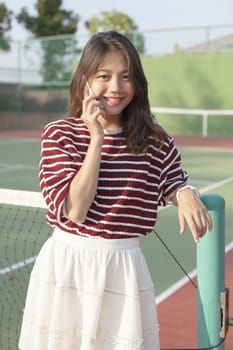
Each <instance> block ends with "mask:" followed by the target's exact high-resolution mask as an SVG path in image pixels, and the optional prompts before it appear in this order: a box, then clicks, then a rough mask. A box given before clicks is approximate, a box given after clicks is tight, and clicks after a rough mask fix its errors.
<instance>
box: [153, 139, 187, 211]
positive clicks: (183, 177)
mask: <svg viewBox="0 0 233 350" xmlns="http://www.w3.org/2000/svg"><path fill="white" fill-rule="evenodd" d="M164 147H165V149H164V151H165V152H166V156H165V158H164V162H163V168H162V172H161V183H160V189H161V192H160V193H161V196H160V200H159V205H166V204H167V202H168V198H169V196H171V194H172V193H173V192H174V191H176V190H177V188H178V187H180V186H181V185H183V184H185V183H187V181H188V174H187V172H186V171H185V170H183V169H182V168H181V154H180V152H179V151H178V149H177V147H176V146H175V145H174V142H173V139H172V138H169V140H168V142H167V143H166V144H165V145H164Z"/></svg>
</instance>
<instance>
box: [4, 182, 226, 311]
mask: <svg viewBox="0 0 233 350" xmlns="http://www.w3.org/2000/svg"><path fill="white" fill-rule="evenodd" d="M230 182H233V176H231V177H228V178H225V179H224V180H221V181H217V182H215V183H213V184H211V185H209V186H206V187H204V188H202V189H200V190H199V192H200V193H205V192H208V191H210V190H213V189H216V188H218V187H221V186H223V185H226V184H228V183H230ZM18 192H21V191H18ZM22 192H24V191H22ZM35 193H38V195H39V197H41V194H40V192H35ZM167 208H168V207H165V208H163V209H167ZM231 249H233V241H232V242H231V243H229V244H228V245H227V246H226V248H225V254H226V252H228V251H230V250H231ZM35 260H36V256H32V257H30V258H27V259H25V260H23V261H19V262H17V263H14V264H12V265H9V266H7V267H5V268H3V269H1V270H0V275H4V274H6V273H10V272H11V271H14V270H17V269H19V268H21V267H25V266H27V265H29V264H31V263H33V262H34V261H35ZM196 275H197V271H196V269H194V270H192V271H191V272H190V273H189V276H190V277H191V278H195V277H196ZM188 282H189V280H188V279H187V276H184V277H183V278H181V279H180V280H179V281H177V282H176V283H174V284H173V285H171V286H170V287H169V288H167V289H166V290H165V291H164V292H162V293H161V294H159V295H158V296H157V297H156V298H155V302H156V304H157V305H159V304H160V303H161V302H163V301H164V300H166V299H167V298H168V297H169V296H171V295H172V294H173V293H175V292H176V291H178V290H179V289H180V288H182V287H183V286H184V285H186V284H187V283H188Z"/></svg>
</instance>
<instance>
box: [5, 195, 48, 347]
mask: <svg viewBox="0 0 233 350" xmlns="http://www.w3.org/2000/svg"><path fill="white" fill-rule="evenodd" d="M45 214H46V206H45V203H44V201H43V198H42V195H41V194H40V193H38V192H30V191H19V190H8V189H0V315H1V317H0V349H4V350H15V349H17V348H18V346H17V344H18V338H19V332H20V327H21V320H22V313H23V308H24V303H25V297H26V291H27V286H28V280H29V275H30V272H31V269H32V266H33V263H34V261H35V258H36V256H37V254H38V251H39V249H40V248H41V246H42V244H43V242H44V241H45V240H46V239H47V238H48V236H49V235H50V234H51V228H50V227H49V226H48V225H47V223H46V221H45Z"/></svg>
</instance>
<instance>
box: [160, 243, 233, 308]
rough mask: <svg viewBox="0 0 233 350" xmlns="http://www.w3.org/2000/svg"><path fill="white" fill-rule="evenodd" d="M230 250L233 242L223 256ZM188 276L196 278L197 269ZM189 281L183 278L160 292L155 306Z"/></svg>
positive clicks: (228, 245)
mask: <svg viewBox="0 0 233 350" xmlns="http://www.w3.org/2000/svg"><path fill="white" fill-rule="evenodd" d="M231 250H233V241H231V242H230V243H228V244H227V245H226V247H225V255H226V254H227V253H229V252H230V251H231ZM189 276H190V277H191V278H192V279H193V278H196V276H197V269H194V270H193V271H191V272H190V273H189ZM189 282H190V281H189V279H188V278H187V277H186V276H185V277H183V278H181V279H180V280H179V281H177V282H176V283H174V284H173V285H171V286H170V287H169V288H167V289H166V290H165V291H164V292H162V293H161V294H159V295H158V296H157V297H156V298H155V301H156V304H157V305H159V304H160V303H162V302H163V301H165V300H166V299H167V298H169V297H170V296H171V295H172V294H174V293H175V292H177V291H178V290H179V289H181V288H182V287H184V286H185V285H186V284H188V283H189Z"/></svg>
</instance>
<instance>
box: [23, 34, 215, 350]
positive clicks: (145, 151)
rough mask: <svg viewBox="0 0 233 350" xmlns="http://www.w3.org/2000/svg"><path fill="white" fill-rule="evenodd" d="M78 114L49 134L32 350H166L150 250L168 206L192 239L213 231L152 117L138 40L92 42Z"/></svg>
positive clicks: (82, 68) (30, 311)
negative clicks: (44, 233)
mask: <svg viewBox="0 0 233 350" xmlns="http://www.w3.org/2000/svg"><path fill="white" fill-rule="evenodd" d="M69 109H70V111H69V118H67V119H64V120H58V121H56V122H52V123H50V124H48V125H47V126H46V127H45V129H44V131H43V135H42V152H41V162H40V184H41V189H42V193H43V195H44V198H45V201H46V203H47V205H48V214H47V221H48V223H49V224H50V225H51V226H53V227H55V229H54V233H53V236H52V237H51V238H49V239H48V240H47V242H46V243H45V244H44V246H43V247H42V249H41V251H40V253H39V256H38V258H37V261H36V263H35V265H34V268H33V271H32V274H31V279H30V283H29V288H28V294H27V299H26V306H25V311H24V318H23V324H22V330H21V337H20V342H19V347H20V349H22V350H45V349H49V350H113V349H116V350H117V349H119V350H120V349H124V350H126V349H127V350H136V349H144V350H159V348H160V346H159V330H158V328H159V327H158V321H157V315H156V306H155V298H154V286H153V283H152V280H151V277H150V273H149V271H148V267H147V265H146V262H145V259H144V256H143V254H142V251H141V249H140V246H139V237H141V236H145V235H147V234H149V233H150V232H151V231H152V229H153V227H154V225H155V223H156V217H157V210H158V206H159V205H166V203H168V202H173V203H174V204H175V205H177V206H178V217H179V222H180V229H181V233H183V232H184V231H185V228H186V224H188V225H189V227H190V230H191V232H192V235H193V238H194V240H195V241H196V242H197V241H198V240H199V238H200V237H202V236H203V235H204V234H205V232H206V229H207V227H209V229H211V219H210V216H209V214H208V211H207V210H206V208H205V207H204V205H203V204H202V202H201V201H200V199H199V197H198V195H197V193H196V191H195V189H194V188H192V186H190V185H188V184H187V183H188V175H187V173H186V172H185V171H184V170H182V168H181V156H180V153H179V152H178V150H177V148H176V146H175V145H174V143H173V139H172V138H171V137H170V136H169V135H167V133H166V132H165V131H164V130H163V129H162V127H161V126H159V124H158V123H157V122H156V120H155V118H154V117H153V115H152V114H151V112H150V106H149V101H148V93H147V81H146V78H145V75H144V73H143V69H142V65H141V62H140V59H139V56H138V54H137V51H136V50H135V48H134V46H133V45H132V44H131V42H130V41H129V40H128V39H127V38H126V37H124V36H123V35H121V34H119V33H117V32H107V33H99V34H96V35H94V36H93V37H91V39H90V40H89V41H88V43H87V45H86V47H85V49H84V51H83V54H82V57H81V59H80V62H79V65H78V68H77V70H76V72H75V74H74V77H73V80H72V83H71V87H70V108H69Z"/></svg>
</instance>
